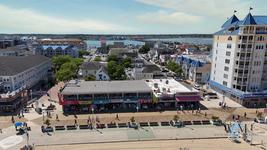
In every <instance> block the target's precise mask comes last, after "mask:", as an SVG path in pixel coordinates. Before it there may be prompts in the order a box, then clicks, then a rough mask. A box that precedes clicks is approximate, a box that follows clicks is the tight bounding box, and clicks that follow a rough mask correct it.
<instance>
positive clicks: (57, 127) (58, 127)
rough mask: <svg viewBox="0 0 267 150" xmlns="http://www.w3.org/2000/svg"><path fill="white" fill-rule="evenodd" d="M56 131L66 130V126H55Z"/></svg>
mask: <svg viewBox="0 0 267 150" xmlns="http://www.w3.org/2000/svg"><path fill="white" fill-rule="evenodd" d="M55 130H57V131H58V130H65V127H64V126H55Z"/></svg>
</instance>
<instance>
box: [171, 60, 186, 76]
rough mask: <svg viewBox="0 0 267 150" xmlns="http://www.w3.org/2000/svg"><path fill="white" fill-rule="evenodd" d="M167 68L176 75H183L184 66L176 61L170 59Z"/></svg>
mask: <svg viewBox="0 0 267 150" xmlns="http://www.w3.org/2000/svg"><path fill="white" fill-rule="evenodd" d="M167 68H168V69H169V70H171V71H173V72H174V73H175V74H176V75H178V76H181V75H182V72H183V70H182V68H181V66H180V65H178V64H177V63H175V62H174V61H168V63H167Z"/></svg>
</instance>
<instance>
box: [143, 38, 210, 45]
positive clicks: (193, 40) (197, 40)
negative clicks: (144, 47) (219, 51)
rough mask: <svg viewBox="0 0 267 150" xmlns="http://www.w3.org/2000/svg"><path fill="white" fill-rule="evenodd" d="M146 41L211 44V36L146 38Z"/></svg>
mask: <svg viewBox="0 0 267 150" xmlns="http://www.w3.org/2000/svg"><path fill="white" fill-rule="evenodd" d="M147 40H148V41H164V42H180V43H187V44H204V45H212V43H213V39H212V38H169V39H147Z"/></svg>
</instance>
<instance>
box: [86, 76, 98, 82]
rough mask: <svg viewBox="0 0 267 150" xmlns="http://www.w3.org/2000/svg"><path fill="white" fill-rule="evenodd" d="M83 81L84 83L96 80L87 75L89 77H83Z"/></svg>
mask: <svg viewBox="0 0 267 150" xmlns="http://www.w3.org/2000/svg"><path fill="white" fill-rule="evenodd" d="M84 80H85V81H95V80H96V78H95V76H92V75H89V76H87V77H85V79H84Z"/></svg>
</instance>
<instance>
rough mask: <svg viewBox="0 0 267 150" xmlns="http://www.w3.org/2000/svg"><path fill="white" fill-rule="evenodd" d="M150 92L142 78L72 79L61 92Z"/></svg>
mask: <svg viewBox="0 0 267 150" xmlns="http://www.w3.org/2000/svg"><path fill="white" fill-rule="evenodd" d="M136 92H152V90H151V88H150V87H149V86H148V85H147V84H146V83H145V81H144V80H123V81H84V80H79V81H75V80H72V81H70V82H69V83H67V84H66V86H65V87H64V89H63V90H62V92H61V94H63V95H72V94H105V93H136Z"/></svg>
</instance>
